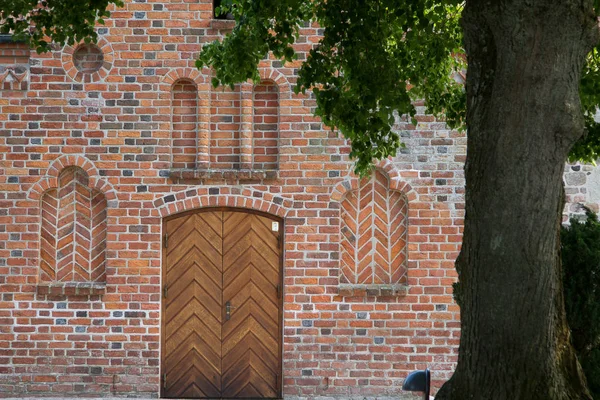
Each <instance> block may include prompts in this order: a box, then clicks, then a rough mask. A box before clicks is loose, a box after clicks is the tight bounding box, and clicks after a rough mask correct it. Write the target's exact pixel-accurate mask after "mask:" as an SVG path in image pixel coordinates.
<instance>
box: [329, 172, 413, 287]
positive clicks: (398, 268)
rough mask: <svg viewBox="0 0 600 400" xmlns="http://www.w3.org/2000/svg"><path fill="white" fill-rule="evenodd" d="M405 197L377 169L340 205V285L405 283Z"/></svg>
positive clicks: (406, 208) (348, 194)
mask: <svg viewBox="0 0 600 400" xmlns="http://www.w3.org/2000/svg"><path fill="white" fill-rule="evenodd" d="M407 212H408V206H407V202H406V198H405V197H404V195H403V194H402V193H400V192H396V191H392V190H389V181H388V178H387V176H386V175H385V174H384V173H383V172H381V171H380V170H375V172H374V173H373V176H372V177H371V178H370V179H363V180H362V181H361V183H360V186H359V188H358V189H357V190H354V191H351V192H349V193H347V194H346V196H345V198H344V199H343V200H342V203H341V242H340V253H341V255H340V265H341V272H342V276H341V282H342V283H347V284H398V283H406V279H407V277H406V251H407V249H406V235H407Z"/></svg>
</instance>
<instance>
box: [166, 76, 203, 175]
mask: <svg viewBox="0 0 600 400" xmlns="http://www.w3.org/2000/svg"><path fill="white" fill-rule="evenodd" d="M171 104H172V106H171V113H172V114H171V115H172V116H171V124H172V125H171V140H172V143H171V155H172V164H171V165H172V168H173V169H194V168H196V159H197V155H198V87H197V86H196V83H195V82H194V81H192V80H190V79H178V80H177V81H175V82H174V83H173V84H172V86H171Z"/></svg>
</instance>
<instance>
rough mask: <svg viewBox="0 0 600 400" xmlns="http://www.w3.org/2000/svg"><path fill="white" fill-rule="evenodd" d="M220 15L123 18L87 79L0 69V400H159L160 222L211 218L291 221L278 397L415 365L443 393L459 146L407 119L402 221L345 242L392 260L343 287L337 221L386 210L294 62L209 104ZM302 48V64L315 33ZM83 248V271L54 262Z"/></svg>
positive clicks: (344, 392) (390, 381)
mask: <svg viewBox="0 0 600 400" xmlns="http://www.w3.org/2000/svg"><path fill="white" fill-rule="evenodd" d="M211 16H212V2H211V1H207V0H198V1H195V2H190V1H183V0H176V1H172V2H160V1H151V2H132V1H127V2H126V5H125V7H124V8H122V9H118V10H114V11H113V13H112V17H111V19H108V20H107V22H106V27H101V28H99V29H98V32H99V34H100V41H99V43H98V47H97V48H98V49H99V50H100V51H101V52H102V66H101V67H99V68H97V66H94V67H93V68H92V67H90V68H81V66H80V65H79V61H78V60H80V58H79V56H78V54H90V50H89V49H84V50H83V51H85V52H84V53H80V52H79V49H78V47H77V46H75V47H69V46H67V47H65V48H64V49H57V50H56V51H54V52H52V53H48V54H44V55H37V54H35V53H31V58H30V59H27V61H24V60H26V57H25V58H23V59H19V60H17V61H18V62H17V61H14V60H12V59H11V60H6V59H5V58H2V61H1V62H0V64H2V63H4V64H2V65H1V66H0V73H5V75H0V76H4V79H5V78H6V77H8V73H7V72H6V71H12V72H10V73H11V74H13V75H14V76H17V77H20V78H19V79H21V81H19V84H18V85H15V84H12V83H11V84H10V85H5V86H3V87H2V90H1V91H0V397H4V396H22V397H26V396H29V397H44V396H57V395H62V394H64V395H77V396H83V395H102V396H111V395H117V396H131V397H156V396H157V395H158V393H159V391H160V374H161V371H160V346H159V343H160V335H161V329H160V326H161V313H160V309H161V298H162V294H161V279H160V277H161V251H162V245H161V242H162V237H161V233H162V231H161V230H162V219H163V218H164V217H166V216H169V215H173V214H175V213H178V212H182V211H185V210H191V209H196V208H200V207H210V206H230V207H239V208H245V209H258V210H262V211H265V212H269V213H272V214H275V215H279V216H280V217H282V218H283V220H284V231H285V236H284V247H285V254H284V316H283V327H284V339H283V340H284V351H283V365H284V370H283V387H284V389H283V391H284V394H285V396H286V397H289V398H293V397H315V396H329V397H357V396H358V397H360V398H362V397H363V396H374V395H378V396H397V395H399V394H400V393H401V392H400V387H401V384H402V380H403V378H404V377H405V376H406V374H407V373H408V372H409V371H412V370H414V369H417V368H424V367H426V366H429V367H430V368H431V369H432V370H433V379H434V384H435V385H436V386H439V385H440V384H441V383H442V382H443V381H444V380H446V379H448V378H449V377H450V375H451V373H452V368H453V366H454V363H455V361H456V351H457V345H458V337H459V322H458V320H459V315H458V308H457V306H456V305H455V303H454V302H453V300H452V291H451V284H452V282H454V280H455V278H456V272H455V270H454V259H455V258H456V256H457V254H458V251H459V246H460V241H461V230H462V221H463V217H464V211H463V194H464V189H463V187H464V180H463V163H464V158H465V149H466V147H465V146H466V138H465V136H464V134H463V133H458V132H452V131H449V130H447V128H446V127H445V125H444V124H443V123H441V122H437V121H435V120H434V119H433V118H432V117H430V116H426V115H423V107H422V105H419V111H420V112H419V115H418V117H417V119H418V121H419V122H418V125H417V126H413V125H411V124H409V123H407V122H403V121H400V120H399V121H398V124H397V126H396V129H397V131H399V132H400V134H401V136H402V138H403V140H404V141H405V142H406V143H407V148H406V149H403V150H402V151H401V152H400V153H399V154H398V155H397V157H396V158H395V159H394V160H386V161H384V162H382V163H380V164H379V169H378V172H377V178H376V179H375V181H374V182H379V183H385V184H384V185H378V186H377V187H376V188H374V190H375V191H378V190H379V187H380V186H385V188H384V189H382V190H383V193H384V195H385V196H386V199H387V200H386V202H385V203H386V204H385V207H384V208H383V209H384V210H387V214H386V215H387V216H388V217H386V218H392V217H395V218H398V217H399V216H400V217H402V216H404V217H405V218H400V219H399V220H398V221H396V222H394V223H393V224H392V226H393V227H396V228H397V231H393V232H391V231H388V232H383V230H385V229H383V228H382V229H383V230H382V231H380V232H376V231H374V230H373V228H372V227H371V228H370V229H371V230H370V231H369V232H367V233H364V235H362V234H359V235H358V236H356V235H355V239H354V240H359V241H360V240H362V238H363V237H364V240H366V241H368V242H369V243H374V242H373V240H374V238H375V239H376V238H378V237H379V236H378V235H381V234H382V232H383V236H381V240H379V244H380V245H381V243H383V248H381V249H380V250H381V254H387V256H388V259H387V260H384V261H381V260H379V259H377V263H379V262H382V263H383V264H384V265H385V266H386V269H384V271H383V272H384V273H383V274H379V272H377V271H375V270H374V269H370V270H368V271H369V273H368V274H366V275H365V276H367V279H352V278H353V277H356V276H362V275H360V273H358V275H357V274H356V273H357V271H356V270H349V268H350V269H351V267H352V266H356V265H357V264H356V260H355V261H352V260H351V258H352V257H351V258H350V259H349V260H348V259H344V257H345V256H344V254H349V253H344V250H343V248H342V247H341V245H342V246H344V248H346V247H345V246H346V245H348V244H349V241H351V235H348V234H347V231H346V233H344V231H342V229H341V228H343V227H347V225H348V222H347V221H348V220H347V219H343V218H342V217H343V216H344V215H346V217H345V218H347V216H348V215H350V214H352V212H354V214H353V215H355V217H354V219H355V220H356V219H357V218H358V217H359V216H360V213H361V212H363V213H367V215H370V216H372V215H373V210H374V209H376V208H377V205H375V204H373V203H371V204H370V205H369V204H366V203H365V202H363V201H358V199H357V198H356V199H355V198H354V197H352V196H355V197H356V194H357V193H360V192H361V191H363V189H364V190H366V189H365V187H364V185H361V184H360V182H359V181H358V180H357V179H356V178H355V177H354V176H353V175H352V174H351V173H350V170H351V167H352V165H351V162H349V160H348V153H349V148H348V146H347V144H346V142H345V141H344V140H343V139H342V138H340V137H339V136H338V135H337V134H336V133H335V132H331V131H330V130H328V129H324V127H323V126H322V124H321V123H320V121H319V120H318V119H317V118H315V117H313V116H312V114H311V111H312V110H313V109H314V107H315V101H314V99H312V98H311V96H310V94H307V95H294V94H293V92H292V90H291V88H292V85H293V84H294V82H295V79H296V78H295V76H294V70H295V69H296V68H297V67H298V64H286V65H282V64H281V63H280V62H279V61H274V60H265V61H264V62H263V63H262V64H261V68H260V73H261V79H262V82H261V83H260V84H258V85H253V84H252V83H244V84H241V85H239V86H238V87H236V89H235V90H234V91H231V90H229V89H225V90H223V89H221V88H219V89H214V88H211V85H210V78H211V72H210V71H209V70H202V71H198V70H197V69H195V67H194V61H195V59H196V57H197V55H198V53H199V51H200V48H201V45H202V44H203V43H207V42H210V41H212V40H215V39H217V38H218V37H220V35H222V34H224V33H226V32H227V30H228V29H230V27H231V24H230V22H229V21H215V20H212V19H211ZM301 33H302V37H301V38H300V40H299V42H298V44H297V46H296V47H297V50H298V51H299V52H300V53H301V57H300V59H302V58H303V55H302V54H303V53H306V52H307V51H309V50H310V48H311V43H314V41H315V36H316V35H317V33H318V29H317V27H316V26H306V27H304V28H303V29H302V32H301ZM1 46H2V45H0V47H1ZM7 48H8V47H4V48H3V49H4V50H2V51H8V50H6V49H7ZM10 51H11V52H12V51H13V50H10ZM19 51H22V49H21V50H19ZM94 51H95V50H94ZM91 53H92V54H95V55H94V57H99V55H98V54H97V53H94V52H91ZM1 54H5V53H1ZM11 54H12V53H11ZM19 54H20V53H19ZM20 62H26V64H25V66H23V65H21V64H19V65H21V67H19V68H21V69H19V68H17V67H15V66H14V65H15V64H14V63H17V64H18V63H20ZM11 63H12V64H11ZM9 64H10V65H9ZM78 65H79V67H78ZM19 71H21V72H19ZM13 75H11V76H13ZM17 80H18V79H17ZM4 81H5V82H6V79H5V80H4ZM9 81H10V82H13V81H14V78H13V77H11V78H9ZM21 82H25V83H26V84H25V85H21ZM569 168H571V167H569ZM572 168H574V167H572ZM571 172H576V171H571ZM73 179H76V183H69V182H73ZM569 179H571V178H567V182H569ZM580 180H581V179H579V180H576V184H574V185H575V186H573V188H568V190H572V191H574V192H577V193H580V190H582V189H579V187H580V186H577V185H579V184H580V182H579V181H580ZM372 184H373V185H374V183H372ZM584 184H585V183H583V185H584ZM386 185H387V186H386ZM63 191H64V193H63ZM357 191H358V192H357ZM378 193H379V192H378ZM69 196H71V197H69ZM95 196H98V197H97V199H98V200H97V201H96V202H94V198H95ZM394 196H395V197H394ZM579 197H581V196H579ZM68 198H71V199H72V201H71V202H68V201H66V199H68ZM363 198H367V196H363ZM576 198H578V197H577V196H576V195H574V199H576ZM393 199H396V200H398V202H397V204H396V203H395V202H394V201H392V200H393ZM400 200H401V201H400ZM350 206H352V207H354V208H355V210H354V211H352V212H350ZM60 210H65V211H64V212H63V213H62V214H61V211H60ZM67 210H70V211H67ZM103 210H104V211H103ZM365 210H366V211H365ZM398 210H400V211H398ZM71 211H73V214H69V215H72V216H73V218H72V221H71V220H69V221H68V223H66V222H65V223H64V226H71V227H77V226H78V228H74V230H73V231H71V233H70V234H71V236H70V237H71V239H64V238H67V237H69V234H66V235H62V233H61V226H63V225H61V222H60V221H61V219H62V218H65V215H66V214H68V213H69V212H71ZM65 213H66V214H65ZM344 213H345V214H344ZM367 218H369V217H368V216H367ZM65 221H66V220H65ZM78 221H81V223H79V222H78ZM84 221H85V223H84ZM86 224H87V225H86ZM84 228H85V229H84ZM403 229H407V231H406V232H405V231H403ZM67 231H69V229H67ZM104 232H105V233H104ZM73 234H79V235H81V236H80V238H79V239H78V238H77V237H76V236H73ZM85 235H87V237H86V236H85ZM103 235H104V236H103ZM397 235H400V237H403V238H405V239H404V240H405V241H404V246H405V247H404V248H403V247H402V245H400V244H399V243H401V240H396V239H398V236H397ZM104 237H105V239H104ZM88 238H89V239H88ZM94 238H96V239H94ZM63 239H64V240H63ZM61 241H62V242H61ZM392 242H393V243H392ZM77 243H79V244H81V245H82V246H83V247H82V248H81V250H80V254H85V257H83V261H77V262H76V261H75V258H74V257H72V256H74V255H75V253H76V252H77V251H75V250H74V248H73V249H70V250H68V251H65V252H62V251H60V250H61V249H63V248H64V246H67V247H69V246H71V245H72V246H75V245H76V244H77ZM63 245H64V246H63ZM351 247H352V246H349V247H348V248H351ZM386 247H387V251H386ZM369 252H370V253H369V256H368V257H366V259H369V260H371V261H373V260H375V258H376V257H378V255H376V254H375V253H373V249H369ZM59 253H60V254H59ZM358 253H360V249H359V250H358V251H357V255H358ZM102 254H104V256H102ZM363 255H364V254H361V255H360V257H359V258H361V257H362V256H363ZM65 257H66V258H65ZM69 257H70V258H69ZM97 257H100V258H97ZM389 257H391V258H392V259H393V260H392V261H390V258H389ZM397 257H399V258H397ZM63 258H64V259H66V260H71V261H68V262H65V264H62V263H61V262H60V260H61V259H63ZM355 258H356V257H355ZM98 260H100V261H98ZM371 261H370V263H369V264H367V265H368V266H369V267H372V266H373V265H374V264H373V262H371ZM353 262H354V264H353ZM390 263H391V264H390ZM100 265H101V266H102V267H103V268H101V269H99V270H97V268H98V266H100ZM344 268H346V270H345V269H344ZM75 271H80V273H79V274H77V273H75ZM95 271H102V272H95ZM358 272H360V271H358ZM380 276H383V278H381V279H380V278H379V277H380ZM348 278H350V279H348Z"/></svg>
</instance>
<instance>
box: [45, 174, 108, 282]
mask: <svg viewBox="0 0 600 400" xmlns="http://www.w3.org/2000/svg"><path fill="white" fill-rule="evenodd" d="M106 207H107V203H106V198H105V196H104V194H102V193H101V192H99V191H97V190H95V189H91V188H90V187H89V180H88V176H87V174H86V173H85V172H84V171H83V170H82V169H80V168H77V167H69V168H66V169H65V170H63V171H62V172H61V174H60V176H59V179H58V188H55V189H50V190H48V191H47V192H46V193H45V194H44V196H43V197H42V223H41V235H40V236H41V244H40V260H41V261H40V267H41V268H40V269H41V272H40V274H41V276H40V280H41V281H58V282H90V281H91V282H101V281H104V279H105V275H104V274H105V272H104V271H105V249H106V217H107V215H106Z"/></svg>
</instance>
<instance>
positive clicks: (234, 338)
mask: <svg viewBox="0 0 600 400" xmlns="http://www.w3.org/2000/svg"><path fill="white" fill-rule="evenodd" d="M271 222H272V220H270V219H269V218H266V217H262V216H260V215H256V214H248V213H243V212H235V211H206V212H197V213H193V214H186V215H184V216H182V217H178V218H175V219H171V220H169V221H167V223H166V227H165V228H166V229H165V230H166V233H167V234H168V238H169V239H168V242H169V245H168V247H167V249H166V250H165V251H166V272H165V284H166V285H167V288H168V295H167V298H166V299H165V302H164V317H163V318H164V322H163V323H164V325H163V326H164V341H163V346H164V347H163V372H164V373H166V385H165V388H164V391H163V396H166V397H178V398H214V397H217V398H219V397H223V398H274V397H278V396H279V394H280V387H279V385H280V382H279V380H278V373H279V371H280V370H281V355H280V354H281V341H280V337H281V329H280V318H281V315H280V314H281V307H280V300H279V296H278V285H279V284H280V283H281V275H280V255H281V251H280V247H279V242H278V234H277V233H276V232H272V231H271ZM227 302H229V303H230V305H231V313H230V318H227V316H226V312H225V305H226V303H227Z"/></svg>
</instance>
